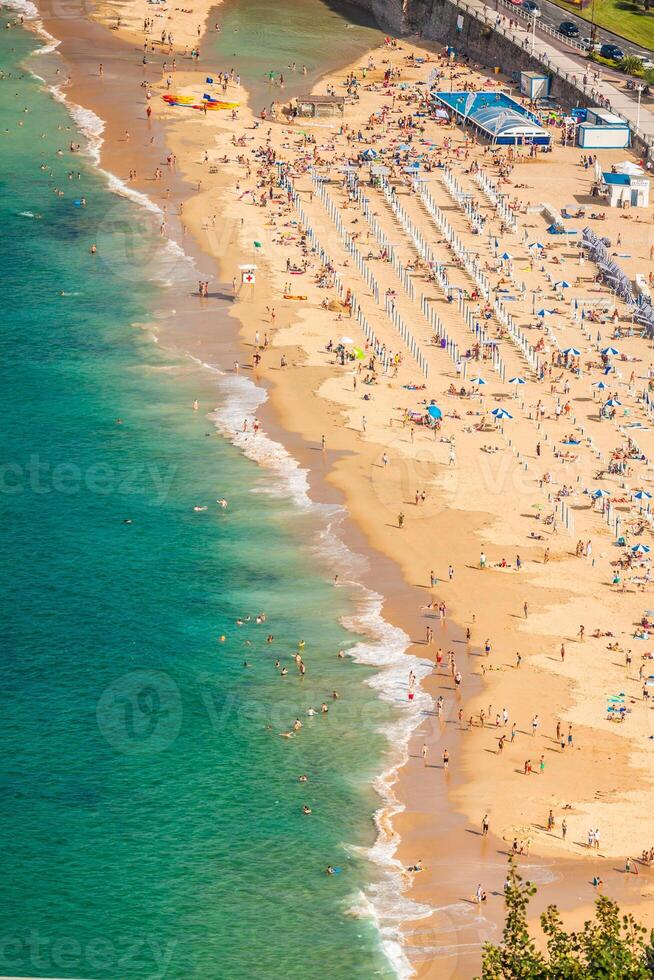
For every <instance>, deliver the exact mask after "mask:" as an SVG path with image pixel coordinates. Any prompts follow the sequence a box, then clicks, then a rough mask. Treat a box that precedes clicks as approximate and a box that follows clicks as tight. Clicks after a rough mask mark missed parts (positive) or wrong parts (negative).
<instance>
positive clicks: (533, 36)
mask: <svg viewBox="0 0 654 980" xmlns="http://www.w3.org/2000/svg"><path fill="white" fill-rule="evenodd" d="M535 44H536V11H533V12H532V15H531V54H532V57H533V54H534V45H535Z"/></svg>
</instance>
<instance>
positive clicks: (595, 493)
mask: <svg viewBox="0 0 654 980" xmlns="http://www.w3.org/2000/svg"><path fill="white" fill-rule="evenodd" d="M610 496H611V494H610V493H609V491H608V490H601V489H599V488H598V489H597V490H593V492H592V493H591V497H594V498H595V500H600V499H601V498H602V497H610Z"/></svg>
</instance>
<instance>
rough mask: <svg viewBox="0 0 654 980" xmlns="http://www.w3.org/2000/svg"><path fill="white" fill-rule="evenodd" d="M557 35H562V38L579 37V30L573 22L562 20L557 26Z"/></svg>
mask: <svg viewBox="0 0 654 980" xmlns="http://www.w3.org/2000/svg"><path fill="white" fill-rule="evenodd" d="M559 34H563V37H579V28H578V27H577V25H576V24H575V22H574V21H573V20H564V21H562V22H561V23H560V24H559Z"/></svg>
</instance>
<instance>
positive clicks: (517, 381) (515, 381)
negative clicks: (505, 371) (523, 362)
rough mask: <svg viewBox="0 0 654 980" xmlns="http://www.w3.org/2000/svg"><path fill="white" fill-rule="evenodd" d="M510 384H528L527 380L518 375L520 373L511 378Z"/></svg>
mask: <svg viewBox="0 0 654 980" xmlns="http://www.w3.org/2000/svg"><path fill="white" fill-rule="evenodd" d="M509 384H510V385H526V384H527V382H526V381H525V379H524V378H520V377H518V375H516V376H515V378H509Z"/></svg>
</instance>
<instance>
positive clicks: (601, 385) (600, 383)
mask: <svg viewBox="0 0 654 980" xmlns="http://www.w3.org/2000/svg"><path fill="white" fill-rule="evenodd" d="M591 388H599V389H600V391H604V389H605V388H606V385H605V384H604V382H603V381H594V382H593V383H592V385H591Z"/></svg>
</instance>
